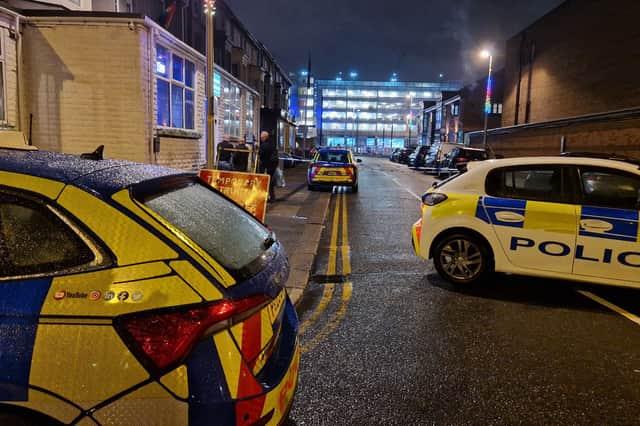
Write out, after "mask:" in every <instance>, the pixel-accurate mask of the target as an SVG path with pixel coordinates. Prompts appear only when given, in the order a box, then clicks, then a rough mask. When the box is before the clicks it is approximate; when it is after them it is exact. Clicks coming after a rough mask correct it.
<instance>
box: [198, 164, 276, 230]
mask: <svg viewBox="0 0 640 426" xmlns="http://www.w3.org/2000/svg"><path fill="white" fill-rule="evenodd" d="M198 175H199V176H200V179H202V180H203V181H205V182H206V183H208V184H209V185H211V186H212V187H214V188H215V189H217V190H218V191H220V192H222V193H223V194H224V195H226V196H227V197H229V198H231V199H232V200H233V201H235V202H236V203H238V204H239V205H240V206H241V207H242V208H244V209H245V210H246V211H248V212H249V213H251V214H252V215H253V216H255V217H256V218H257V219H258V220H260V221H261V222H264V219H265V216H266V213H267V198H268V196H269V175H266V174H258V173H244V172H229V171H224V170H210V169H203V170H200V173H199V174H198Z"/></svg>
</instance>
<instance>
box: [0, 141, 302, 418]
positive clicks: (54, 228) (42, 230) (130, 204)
mask: <svg viewBox="0 0 640 426" xmlns="http://www.w3.org/2000/svg"><path fill="white" fill-rule="evenodd" d="M15 146H17V145H16V144H14V147H15ZM83 157H84V158H82V157H79V156H73V155H63V154H57V153H49V152H39V151H28V150H26V149H2V148H0V294H1V296H0V425H13V424H29V425H44V424H54V423H55V424H122V425H140V424H167V425H181V424H183V425H187V424H189V425H209V424H216V425H223V424H224V425H226V424H232V425H235V424H243V425H244V424H260V425H271V424H274V425H277V424H281V423H282V422H283V421H284V420H285V419H286V417H287V413H288V411H289V409H290V407H291V404H292V402H293V395H294V392H295V389H296V385H297V377H298V366H299V349H298V338H297V328H298V320H297V317H296V313H295V309H294V307H293V305H292V304H291V302H290V300H289V298H288V297H287V294H286V290H285V287H284V284H285V282H286V280H287V277H288V274H289V264H288V261H287V258H286V255H285V253H284V250H283V248H282V246H281V245H280V243H279V242H278V241H277V240H276V239H275V237H274V235H273V234H272V233H271V232H270V231H269V230H268V229H267V228H266V227H265V226H264V225H263V224H262V223H260V222H258V221H257V220H256V219H254V218H253V217H252V216H251V215H249V214H248V213H246V212H245V211H244V210H243V209H242V208H240V207H239V206H238V205H237V204H235V203H233V202H232V201H231V200H229V199H228V198H226V197H225V196H224V195H222V194H221V193H219V192H217V191H216V190H214V189H213V188H211V187H209V186H208V185H206V184H204V183H203V182H202V181H201V180H200V179H199V178H198V177H197V176H196V175H195V174H189V173H184V172H181V171H176V170H172V169H167V168H162V167H155V166H150V165H144V164H135V163H130V162H126V161H114V160H102V159H101V158H100V157H101V155H100V150H97V151H96V152H95V153H93V154H89V155H86V156H83Z"/></svg>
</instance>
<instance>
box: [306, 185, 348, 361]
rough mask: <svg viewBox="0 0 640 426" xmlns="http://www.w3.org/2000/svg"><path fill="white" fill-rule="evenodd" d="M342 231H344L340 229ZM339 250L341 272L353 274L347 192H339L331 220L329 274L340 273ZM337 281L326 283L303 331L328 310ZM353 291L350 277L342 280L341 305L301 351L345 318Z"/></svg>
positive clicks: (332, 329)
mask: <svg viewBox="0 0 640 426" xmlns="http://www.w3.org/2000/svg"><path fill="white" fill-rule="evenodd" d="M341 214H342V227H341V226H340V215H341ZM340 231H342V232H340ZM338 254H340V258H341V261H342V265H341V266H342V268H341V272H340V275H341V276H343V277H346V276H348V275H350V274H351V248H350V246H349V218H348V213H347V200H346V195H345V194H344V193H339V194H338V196H337V197H336V202H335V207H334V210H333V221H332V224H331V242H330V245H329V261H328V263H327V276H329V277H337V276H338V271H337V265H338ZM337 287H338V283H327V284H325V287H324V292H323V293H322V298H321V299H320V302H319V303H318V306H316V308H315V309H314V311H313V312H312V313H311V315H309V317H308V318H307V319H306V320H305V321H304V322H303V323H302V325H301V326H300V334H303V333H304V332H305V331H307V330H308V329H309V327H311V326H312V325H313V324H315V323H316V322H317V321H318V320H319V319H320V317H321V316H322V314H323V313H324V312H325V311H326V309H327V307H328V306H329V303H330V302H331V299H332V298H333V295H334V293H335V290H336V288H337ZM352 293H353V283H352V282H351V281H347V282H344V283H343V284H342V298H341V301H340V307H339V308H338V309H337V311H336V312H335V313H334V314H333V316H332V317H331V318H330V319H329V320H328V321H327V323H326V324H325V325H324V327H323V328H322V329H321V330H320V332H319V333H318V334H316V335H315V336H314V337H313V338H312V339H311V340H309V341H308V342H306V343H304V344H303V345H302V347H301V351H302V353H303V354H304V353H307V352H310V351H312V350H313V349H315V348H316V347H317V346H318V345H319V344H320V343H321V342H322V341H323V340H325V339H326V338H327V337H328V336H329V335H330V334H331V333H333V332H334V331H335V329H336V328H337V327H338V325H339V324H340V322H341V321H342V319H343V318H344V316H345V314H346V312H347V308H348V306H349V301H350V300H351V295H352Z"/></svg>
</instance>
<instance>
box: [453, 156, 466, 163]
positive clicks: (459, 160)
mask: <svg viewBox="0 0 640 426" xmlns="http://www.w3.org/2000/svg"><path fill="white" fill-rule="evenodd" d="M455 161H456V163H465V162H468V161H469V160H468V159H467V158H466V157H458V158H456V160H455Z"/></svg>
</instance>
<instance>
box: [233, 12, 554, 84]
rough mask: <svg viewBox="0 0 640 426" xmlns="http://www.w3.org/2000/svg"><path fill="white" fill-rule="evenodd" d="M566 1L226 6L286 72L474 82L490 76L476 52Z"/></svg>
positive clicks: (500, 45) (499, 43)
mask: <svg viewBox="0 0 640 426" xmlns="http://www.w3.org/2000/svg"><path fill="white" fill-rule="evenodd" d="M562 1H563V0H227V3H228V4H229V5H230V6H231V8H232V9H233V10H234V12H235V13H236V14H237V15H238V17H239V18H240V19H241V20H242V22H243V23H244V24H245V25H246V26H247V28H248V29H249V30H250V31H251V32H252V33H253V34H254V35H255V36H256V37H257V38H258V39H260V40H261V41H262V42H263V43H264V44H265V45H266V46H267V48H268V49H269V50H270V51H271V53H272V54H273V55H274V56H275V58H276V60H277V61H278V62H279V63H280V64H281V65H282V66H283V67H284V68H285V70H287V71H298V70H300V69H303V68H306V64H307V56H308V52H309V51H310V52H311V60H312V73H313V74H314V75H315V76H316V77H317V78H334V77H335V76H336V75H337V73H338V72H339V71H342V72H343V73H344V74H347V73H348V72H349V71H351V70H355V71H357V72H358V73H359V79H360V80H387V79H388V78H389V76H390V75H391V73H392V72H397V73H398V74H399V78H400V80H404V81H434V80H437V79H438V75H439V74H440V73H443V74H444V76H445V77H444V78H445V79H451V80H464V81H465V82H469V81H472V80H473V79H475V78H480V77H482V75H483V73H484V72H486V70H485V69H486V61H485V62H483V61H482V60H481V59H479V58H478V55H477V54H476V52H477V51H478V49H479V48H481V47H482V46H485V45H488V44H493V46H494V47H495V49H496V53H497V57H496V62H497V63H498V66H500V64H501V62H502V61H501V56H502V51H503V49H504V42H505V41H506V40H507V39H508V38H510V37H511V36H513V35H514V34H516V33H517V32H519V31H520V30H521V29H523V28H525V27H526V26H527V25H529V24H530V23H532V22H533V21H535V20H536V19H537V18H539V17H540V16H542V15H544V14H545V13H546V12H548V11H549V10H551V9H552V8H554V7H555V6H557V5H559V4H560V3H562Z"/></svg>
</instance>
